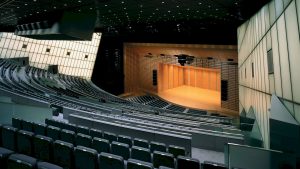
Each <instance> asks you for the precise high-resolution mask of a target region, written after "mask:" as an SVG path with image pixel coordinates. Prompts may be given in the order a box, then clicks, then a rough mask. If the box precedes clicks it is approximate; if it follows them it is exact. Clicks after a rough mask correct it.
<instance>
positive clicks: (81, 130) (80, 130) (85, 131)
mask: <svg viewBox="0 0 300 169" xmlns="http://www.w3.org/2000/svg"><path fill="white" fill-rule="evenodd" d="M76 132H77V133H82V134H86V135H90V130H89V128H88V127H86V126H81V125H78V126H77V130H76Z"/></svg>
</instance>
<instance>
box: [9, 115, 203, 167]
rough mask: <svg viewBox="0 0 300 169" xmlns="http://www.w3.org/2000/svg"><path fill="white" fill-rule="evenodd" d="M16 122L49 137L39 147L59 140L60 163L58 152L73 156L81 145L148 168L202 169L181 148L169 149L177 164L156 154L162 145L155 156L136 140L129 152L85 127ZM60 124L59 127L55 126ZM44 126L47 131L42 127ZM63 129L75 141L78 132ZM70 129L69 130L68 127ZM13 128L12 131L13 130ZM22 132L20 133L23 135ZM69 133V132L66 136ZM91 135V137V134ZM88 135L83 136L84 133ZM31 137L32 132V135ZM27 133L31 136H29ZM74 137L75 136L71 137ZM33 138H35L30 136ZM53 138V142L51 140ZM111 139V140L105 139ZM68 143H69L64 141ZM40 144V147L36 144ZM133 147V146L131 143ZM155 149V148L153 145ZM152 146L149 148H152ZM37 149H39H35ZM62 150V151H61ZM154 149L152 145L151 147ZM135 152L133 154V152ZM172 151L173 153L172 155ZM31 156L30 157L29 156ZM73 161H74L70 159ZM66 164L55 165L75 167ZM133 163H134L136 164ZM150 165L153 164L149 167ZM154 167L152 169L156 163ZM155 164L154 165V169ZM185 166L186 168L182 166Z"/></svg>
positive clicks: (41, 138)
mask: <svg viewBox="0 0 300 169" xmlns="http://www.w3.org/2000/svg"><path fill="white" fill-rule="evenodd" d="M12 122H13V126H15V127H18V128H21V129H23V130H30V129H31V130H32V131H34V132H36V133H39V134H43V133H44V134H45V133H46V135H47V136H48V137H45V136H42V135H36V136H34V139H33V145H36V144H41V143H39V142H43V144H44V146H43V147H50V146H49V145H50V144H51V142H53V141H52V140H56V141H54V143H53V144H54V150H53V151H54V152H53V157H52V158H53V159H57V158H58V157H60V154H58V153H55V150H56V149H68V152H69V153H65V154H70V152H71V151H72V149H73V147H74V146H73V145H75V146H76V145H77V148H78V147H79V148H82V147H83V146H84V148H85V149H86V151H87V150H89V152H94V153H95V152H96V153H100V154H102V153H104V154H105V153H111V155H112V154H113V155H115V156H113V157H116V156H119V157H122V161H123V159H124V160H128V161H129V158H132V159H131V160H130V161H132V160H133V159H134V160H140V163H141V164H145V165H147V166H154V167H156V168H158V167H159V166H161V165H164V166H169V167H172V168H174V167H175V162H176V164H177V168H178V169H180V168H184V167H183V165H184V166H186V165H190V166H191V167H190V168H191V169H193V168H199V161H198V160H195V159H191V158H189V157H184V156H180V154H182V155H184V153H185V152H184V151H182V150H184V149H180V148H178V147H175V146H174V148H173V149H172V148H170V147H169V149H170V150H171V152H173V153H174V154H176V153H177V157H178V158H177V160H176V159H175V158H174V155H173V154H170V153H166V152H160V151H156V148H158V149H159V148H162V147H160V145H158V146H157V147H156V146H154V147H153V146H152V148H154V149H152V151H153V153H151V150H150V149H149V148H145V147H146V146H147V144H145V143H146V142H145V140H139V139H136V140H135V139H134V141H133V143H132V144H133V145H132V147H131V149H130V148H129V145H128V144H125V143H121V142H117V141H113V140H114V139H113V137H105V135H104V133H103V135H101V134H102V133H101V132H100V131H99V130H93V129H91V130H88V128H85V127H83V126H75V125H72V124H67V123H62V122H58V121H54V120H49V119H48V120H46V122H47V123H51V122H52V124H53V125H56V126H58V125H61V126H62V128H58V127H54V126H45V125H41V124H36V123H31V124H30V122H28V121H23V120H20V119H16V118H13V120H12ZM54 123H56V124H54ZM42 126H43V127H42ZM63 126H64V127H65V128H69V129H73V130H74V131H77V135H76V136H75V137H74V135H73V134H75V132H74V131H71V130H66V129H63ZM67 126H68V127H67ZM10 128H11V127H10ZM54 128H57V129H58V130H56V129H55V130H53V129H54ZM3 130H4V131H6V130H7V127H6V126H5V127H4V128H3ZM23 130H20V131H22V133H26V132H27V131H26V132H25V131H23ZM20 131H19V132H20ZM66 131H67V132H66ZM88 131H89V132H90V133H87V132H88ZM79 132H82V133H85V134H82V133H79ZM29 133H31V132H29ZM29 133H28V132H27V135H28V134H29ZM70 133H73V134H71V135H70ZM87 134H90V135H93V136H97V137H103V138H97V137H94V138H93V139H92V138H91V137H92V136H89V135H87ZM29 137H31V136H30V135H29ZM51 137H52V138H51ZM104 137H105V138H107V139H109V140H110V141H109V140H107V139H104ZM117 139H118V141H123V142H127V143H128V139H127V138H126V137H117ZM62 140H65V141H62ZM36 142H38V143H36ZM129 144H130V143H129ZM153 145H155V144H153ZM148 146H149V145H148ZM33 147H35V146H33ZM57 147H58V148H57ZM150 147H151V144H150ZM130 150H131V151H130ZM160 150H161V151H164V150H163V149H160ZM170 150H169V151H170ZM48 151H51V149H50V148H49V149H48V150H47V152H48ZM31 153H32V152H31ZM28 154H30V153H28ZM46 154H51V153H46ZM41 156H42V157H47V158H44V159H43V160H45V161H51V159H52V158H51V156H50V155H41ZM70 159H71V158H70ZM70 159H69V160H66V161H70V162H69V163H58V161H57V160H56V161H55V163H56V164H60V165H61V166H64V167H65V166H72V162H71V160H70ZM134 160H133V161H134ZM149 162H150V163H149ZM151 162H152V163H153V165H152V163H151ZM150 164H151V165H150ZM180 164H182V165H180Z"/></svg>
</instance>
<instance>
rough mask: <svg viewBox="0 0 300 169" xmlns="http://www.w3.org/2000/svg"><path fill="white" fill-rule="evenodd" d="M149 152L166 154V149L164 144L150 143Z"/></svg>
mask: <svg viewBox="0 0 300 169" xmlns="http://www.w3.org/2000/svg"><path fill="white" fill-rule="evenodd" d="M150 150H151V152H152V153H153V151H155V150H156V151H161V152H167V147H166V144H164V143H159V142H155V141H151V142H150Z"/></svg>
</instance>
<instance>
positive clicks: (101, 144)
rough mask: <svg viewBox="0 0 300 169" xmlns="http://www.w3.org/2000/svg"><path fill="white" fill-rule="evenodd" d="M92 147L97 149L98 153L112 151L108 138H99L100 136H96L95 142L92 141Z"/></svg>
mask: <svg viewBox="0 0 300 169" xmlns="http://www.w3.org/2000/svg"><path fill="white" fill-rule="evenodd" d="M92 148H93V149H95V150H97V151H98V153H101V152H106V153H109V152H110V145H109V141H108V140H106V139H102V138H98V137H94V139H93V143H92Z"/></svg>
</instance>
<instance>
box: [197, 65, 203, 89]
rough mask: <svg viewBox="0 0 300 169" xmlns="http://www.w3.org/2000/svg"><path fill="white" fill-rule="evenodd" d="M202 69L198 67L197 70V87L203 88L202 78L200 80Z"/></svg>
mask: <svg viewBox="0 0 300 169" xmlns="http://www.w3.org/2000/svg"><path fill="white" fill-rule="evenodd" d="M202 74H203V73H202V70H201V69H198V70H197V87H199V88H203V80H202V76H203V75H202Z"/></svg>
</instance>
